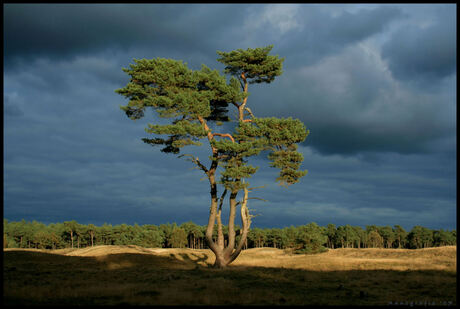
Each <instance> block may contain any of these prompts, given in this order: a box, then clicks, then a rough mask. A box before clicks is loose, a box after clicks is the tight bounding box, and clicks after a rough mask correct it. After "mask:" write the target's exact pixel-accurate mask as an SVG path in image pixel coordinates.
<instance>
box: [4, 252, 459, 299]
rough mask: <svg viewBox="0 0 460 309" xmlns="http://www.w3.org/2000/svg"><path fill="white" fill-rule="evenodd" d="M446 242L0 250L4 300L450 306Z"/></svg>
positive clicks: (451, 273)
mask: <svg viewBox="0 0 460 309" xmlns="http://www.w3.org/2000/svg"><path fill="white" fill-rule="evenodd" d="M456 257H457V252H456V246H445V247H438V248H425V249H379V248H361V249H357V248H354V249H353V248H343V249H342V248H339V249H331V250H328V251H327V252H322V253H317V254H293V253H292V252H290V251H289V250H282V249H276V248H253V249H247V250H242V252H241V255H240V256H239V258H238V259H236V260H235V261H234V263H232V264H231V265H229V266H228V267H226V268H223V269H222V268H221V269H218V268H215V267H212V265H213V264H214V263H215V258H216V257H215V255H214V254H213V252H212V251H211V250H209V249H190V248H182V249H180V248H143V247H140V246H133V245H129V246H115V245H111V246H107V245H98V246H94V247H91V246H89V247H86V248H80V249H77V248H74V249H72V248H66V249H57V250H48V249H18V248H16V249H15V248H10V249H4V253H3V263H4V268H3V286H4V288H3V303H4V304H5V305H18V306H19V305H42V306H53V305H59V306H67V305H70V306H86V305H90V306H92V305H96V306H99V305H128V306H129V305H208V306H209V305H227V306H231V305H314V306H318V305H319V306H324V305H342V306H344V305H345V306H355V305H365V306H372V305H379V306H386V305H401V304H405V305H419V306H433V305H451V306H455V305H456V295H457V294H456V293H457V292H456V287H457V276H456V274H457V272H456V268H457V263H456V260H457V259H456Z"/></svg>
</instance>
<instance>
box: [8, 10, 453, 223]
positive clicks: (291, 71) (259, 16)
mask: <svg viewBox="0 0 460 309" xmlns="http://www.w3.org/2000/svg"><path fill="white" fill-rule="evenodd" d="M452 8H453V6H452V5H443V6H411V5H303V4H292V5H246V4H238V5H230V4H229V5H222V4H214V5H159V4H154V5H141V4H137V5H126V4H113V5H101V4H98V5H83V4H72V5H64V4H61V5H54V4H7V5H5V6H4V48H5V49H4V54H5V56H4V62H5V72H4V80H5V81H4V90H5V92H4V120H5V126H4V140H5V141H4V145H5V149H4V170H5V171H4V192H5V195H4V204H5V211H4V214H5V217H7V218H9V219H16V220H20V219H21V218H25V219H29V220H33V219H36V220H41V221H47V222H56V221H63V220H70V219H76V220H77V221H79V222H80V221H81V222H93V223H97V224H101V223H103V222H110V223H119V222H127V223H133V222H138V223H141V224H142V223H155V224H160V223H164V222H168V221H169V222H172V221H176V222H184V221H188V220H193V221H195V222H197V223H199V224H205V223H206V217H207V214H208V196H207V193H208V191H209V189H208V188H207V186H206V182H205V181H201V182H199V181H198V179H200V177H202V175H201V174H200V172H199V171H196V170H190V168H191V167H192V166H191V165H190V163H189V162H185V161H181V160H180V159H177V158H175V157H173V156H167V155H165V154H162V153H159V151H158V149H153V148H151V147H149V146H147V145H145V144H143V143H142V142H141V140H140V138H141V137H144V136H146V134H145V132H144V127H145V125H146V123H148V122H149V121H151V118H149V119H143V120H141V121H137V122H133V121H130V120H129V119H127V118H126V117H125V115H123V113H122V112H121V111H120V110H119V109H118V106H119V105H122V104H125V103H126V102H125V100H124V99H123V98H122V97H120V96H118V95H116V94H115V93H114V90H115V89H117V88H120V87H122V86H123V85H124V84H125V83H126V82H127V77H126V76H125V75H124V73H123V72H122V71H121V68H122V67H127V66H128V65H129V63H130V62H131V61H132V58H153V57H167V58H175V59H183V60H184V61H186V62H187V63H188V64H189V66H190V67H192V68H194V69H198V68H199V67H200V65H201V63H205V64H206V65H208V66H210V67H212V68H218V69H222V65H220V64H219V63H217V62H216V60H215V59H216V58H217V55H216V53H215V52H216V50H223V51H229V50H232V49H236V48H244V49H246V48H248V47H257V46H262V45H268V44H274V45H275V47H274V50H273V52H274V53H275V54H279V55H280V56H282V57H286V61H285V64H284V74H283V75H282V76H281V77H279V78H278V79H277V80H276V81H275V82H274V83H273V84H270V85H257V86H255V85H254V86H253V87H252V88H251V89H250V92H251V95H250V97H249V101H248V102H249V104H250V106H251V108H252V110H253V111H254V112H255V114H256V115H257V116H274V115H275V116H285V117H289V116H292V117H297V118H300V119H301V120H302V121H304V122H305V124H306V125H307V127H308V128H309V129H310V130H311V134H310V136H309V137H308V138H307V140H306V142H305V143H304V145H302V147H301V150H302V152H303V153H304V155H305V162H304V165H303V167H304V168H306V169H308V170H309V174H308V175H307V176H306V177H305V178H304V179H303V180H302V181H301V183H299V184H297V185H295V186H293V187H292V188H289V189H287V190H285V189H283V188H280V187H278V186H276V185H275V184H273V182H274V179H275V178H276V171H275V170H273V169H269V168H264V167H265V166H267V163H266V160H264V159H263V158H261V159H259V160H257V161H256V162H255V165H260V166H261V170H260V172H258V173H257V174H256V176H255V178H254V179H253V180H251V183H253V184H254V185H268V188H267V189H264V190H260V191H257V192H255V193H254V194H255V195H256V196H259V197H263V198H266V199H268V200H269V202H267V203H262V202H258V201H255V202H254V203H253V204H252V206H253V209H254V211H255V212H257V213H260V214H261V216H259V217H257V218H255V225H256V226H280V227H281V226H286V225H290V224H304V223H307V222H311V221H316V222H318V223H320V224H327V223H335V224H347V223H349V224H354V225H365V224H382V225H384V224H385V225H386V224H389V225H393V224H403V225H405V226H406V227H407V228H410V227H411V226H413V225H416V224H422V225H425V226H428V227H432V228H439V227H449V228H453V227H454V226H455V223H456V222H455V211H456V210H455V209H456V189H455V188H456V173H455V171H456V118H455V114H456V58H455V54H456V46H455V34H456V32H455V31H456V30H455V24H456V15H455V11H454V10H453V9H452ZM190 152H192V150H190ZM198 153H199V155H200V156H201V157H206V156H207V154H206V151H205V150H199V151H198Z"/></svg>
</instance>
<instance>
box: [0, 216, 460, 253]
mask: <svg viewBox="0 0 460 309" xmlns="http://www.w3.org/2000/svg"><path fill="white" fill-rule="evenodd" d="M206 228H207V226H205V225H203V226H200V225H197V224H195V223H193V222H186V223H183V224H181V225H177V224H176V223H172V224H171V223H167V224H161V225H159V226H156V225H153V224H146V225H138V224H134V225H127V224H119V225H111V224H107V223H104V224H103V225H102V226H95V225H93V224H88V225H84V224H80V223H78V222H76V221H75V220H73V221H65V222H63V223H51V224H48V225H45V224H43V223H40V222H37V221H32V222H27V221H25V220H22V221H19V222H9V221H8V220H7V219H4V220H3V247H4V248H37V249H63V248H84V247H89V246H96V245H137V246H141V247H146V248H193V249H207V248H208V246H207V244H206V241H205V233H206ZM236 230H239V227H238V226H237V227H236ZM223 232H224V235H225V240H227V232H228V230H227V227H226V226H224V229H223ZM214 234H215V235H214V236H215V237H216V238H217V228H215V231H214ZM238 237H239V235H238V236H237V239H238ZM456 244H457V231H456V230H451V231H449V230H444V229H440V230H431V229H428V228H426V227H423V226H414V227H413V228H412V229H411V230H410V231H409V232H407V231H405V230H404V228H402V227H401V226H399V225H395V226H394V227H391V226H376V225H367V226H366V228H365V229H363V228H362V227H360V226H351V225H348V224H347V225H344V226H339V227H336V226H335V225H334V224H328V225H327V226H325V227H323V226H319V225H317V224H316V223H314V222H313V223H309V224H306V225H301V226H296V227H294V226H290V227H285V228H257V227H255V228H253V229H251V230H250V232H249V234H248V237H247V240H246V244H245V249H248V248H258V247H273V248H279V249H293V251H294V252H297V253H314V252H321V251H325V250H326V249H327V248H330V249H334V248H405V249H419V248H428V247H439V246H449V245H456Z"/></svg>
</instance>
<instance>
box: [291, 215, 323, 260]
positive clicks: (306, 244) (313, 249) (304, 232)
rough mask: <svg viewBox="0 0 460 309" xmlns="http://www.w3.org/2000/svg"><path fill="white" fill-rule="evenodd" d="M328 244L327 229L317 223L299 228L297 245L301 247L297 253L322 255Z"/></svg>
mask: <svg viewBox="0 0 460 309" xmlns="http://www.w3.org/2000/svg"><path fill="white" fill-rule="evenodd" d="M326 242H327V235H326V231H325V229H323V228H321V227H320V226H319V225H318V224H316V223H315V222H312V223H309V224H307V225H305V226H301V227H299V229H298V231H297V243H298V244H299V247H298V248H297V249H296V251H295V252H296V253H320V252H324V251H326V250H327V249H326V248H325V247H324V245H325V244H326Z"/></svg>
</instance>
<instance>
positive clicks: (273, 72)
mask: <svg viewBox="0 0 460 309" xmlns="http://www.w3.org/2000/svg"><path fill="white" fill-rule="evenodd" d="M272 48H273V45H269V46H267V47H262V48H261V47H259V48H255V49H253V48H248V49H247V50H243V49H237V50H234V51H231V52H222V51H218V52H217V54H218V55H219V56H220V57H221V58H219V59H217V61H219V62H221V63H223V64H225V65H226V67H225V73H228V74H231V75H233V76H237V77H240V76H241V74H242V73H244V74H245V75H246V78H247V79H249V80H250V81H249V83H262V82H264V83H270V82H272V81H273V80H274V79H275V77H276V76H279V75H281V74H282V68H283V61H284V58H281V59H280V58H279V57H278V55H276V56H272V55H269V53H270V51H271V50H272Z"/></svg>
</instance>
